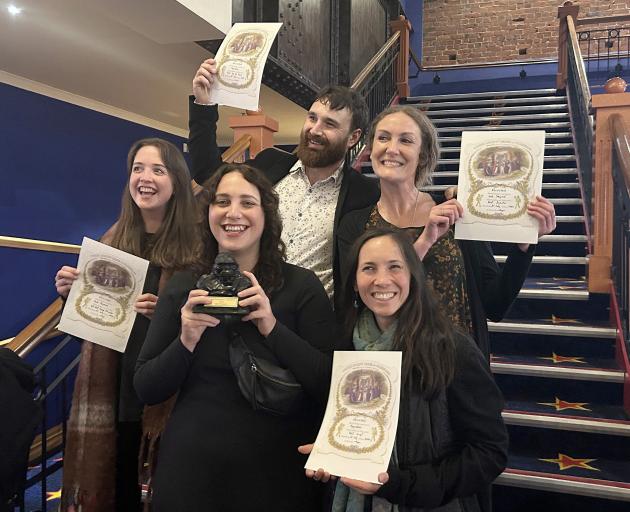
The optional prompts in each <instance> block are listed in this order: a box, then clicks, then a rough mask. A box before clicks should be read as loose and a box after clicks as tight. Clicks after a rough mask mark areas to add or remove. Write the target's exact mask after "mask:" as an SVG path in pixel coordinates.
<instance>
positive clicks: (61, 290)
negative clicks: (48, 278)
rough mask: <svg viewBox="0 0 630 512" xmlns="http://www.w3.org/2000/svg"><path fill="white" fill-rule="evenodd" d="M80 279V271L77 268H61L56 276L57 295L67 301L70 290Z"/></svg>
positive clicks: (65, 266)
mask: <svg viewBox="0 0 630 512" xmlns="http://www.w3.org/2000/svg"><path fill="white" fill-rule="evenodd" d="M78 278H79V271H78V270H77V269H76V268H74V267H70V266H67V265H64V266H63V267H61V268H60V269H59V270H58V271H57V273H56V274H55V288H56V289H57V293H58V294H59V295H61V296H62V297H63V298H64V299H67V298H68V294H69V293H70V288H72V283H74V282H75V281H76V280H77V279H78Z"/></svg>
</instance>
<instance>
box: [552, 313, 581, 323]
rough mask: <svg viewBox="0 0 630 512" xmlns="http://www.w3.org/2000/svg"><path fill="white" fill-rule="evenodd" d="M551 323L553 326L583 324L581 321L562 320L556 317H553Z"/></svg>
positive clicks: (572, 319)
mask: <svg viewBox="0 0 630 512" xmlns="http://www.w3.org/2000/svg"><path fill="white" fill-rule="evenodd" d="M551 323H552V324H555V325H557V324H582V323H583V322H582V321H581V320H575V319H574V318H560V317H559V316H556V315H551Z"/></svg>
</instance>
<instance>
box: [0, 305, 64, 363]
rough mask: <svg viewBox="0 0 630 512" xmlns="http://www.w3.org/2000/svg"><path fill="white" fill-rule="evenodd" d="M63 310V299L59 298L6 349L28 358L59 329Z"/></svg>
mask: <svg viewBox="0 0 630 512" xmlns="http://www.w3.org/2000/svg"><path fill="white" fill-rule="evenodd" d="M62 310H63V301H62V300H61V298H58V299H56V300H55V301H54V302H53V303H52V304H51V305H50V306H48V307H47V308H46V309H45V310H44V311H42V312H41V313H40V314H39V315H38V316H37V318H35V320H33V321H32V322H31V323H30V324H28V325H27V326H26V327H25V328H24V329H22V331H21V332H20V333H19V334H18V335H17V336H16V337H15V338H13V340H12V341H11V342H10V343H8V344H7V345H6V347H7V348H10V349H11V350H13V351H14V352H15V353H16V354H17V355H19V356H20V357H24V356H26V355H27V354H28V353H29V352H31V351H32V350H33V349H34V348H35V347H36V346H37V345H38V344H39V343H40V342H41V341H43V340H44V339H45V338H46V337H47V336H48V335H49V333H50V332H51V331H52V330H54V328H55V327H57V324H58V323H59V319H60V318H61V311H62Z"/></svg>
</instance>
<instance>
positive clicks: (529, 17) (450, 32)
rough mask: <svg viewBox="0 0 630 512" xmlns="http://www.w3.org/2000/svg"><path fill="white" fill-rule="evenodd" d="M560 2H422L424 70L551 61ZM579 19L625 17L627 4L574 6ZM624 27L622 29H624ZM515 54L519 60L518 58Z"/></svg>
mask: <svg viewBox="0 0 630 512" xmlns="http://www.w3.org/2000/svg"><path fill="white" fill-rule="evenodd" d="M562 3H563V0H527V1H525V0H424V11H423V12H424V21H423V24H424V33H423V43H422V44H423V55H422V63H423V65H424V66H436V65H453V64H470V63H483V62H496V61H519V60H530V59H537V58H545V57H555V56H556V53H557V44H558V19H557V13H558V6H559V5H561V4H562ZM574 4H577V5H579V6H580V13H579V16H578V17H579V18H583V17H592V16H608V15H613V14H630V0H580V1H575V2H574ZM625 25H628V23H626V24H625ZM519 50H520V51H521V52H522V51H523V50H525V51H526V53H524V54H519Z"/></svg>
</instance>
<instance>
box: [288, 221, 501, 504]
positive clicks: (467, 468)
mask: <svg viewBox="0 0 630 512" xmlns="http://www.w3.org/2000/svg"><path fill="white" fill-rule="evenodd" d="M348 258H349V261H350V262H351V263H350V267H349V270H348V274H347V281H346V286H345V287H344V296H343V305H344V312H347V316H346V322H347V327H348V332H349V333H351V336H352V342H353V345H354V349H355V350H397V351H401V352H402V372H401V373H402V384H401V398H400V412H399V417H398V429H397V432H396V442H395V445H394V450H393V453H392V456H391V459H390V462H389V467H388V469H387V471H386V472H384V473H381V474H380V475H379V477H378V478H379V482H380V484H374V483H370V482H363V481H358V480H352V479H348V478H341V479H340V480H339V481H338V482H336V487H335V493H334V499H333V503H332V510H333V511H334V512H364V511H379V512H381V511H388V512H393V511H399V512H404V511H410V512H411V511H414V510H434V511H444V512H447V511H462V512H464V511H465V512H479V511H483V512H490V506H489V499H488V496H489V495H488V492H489V487H490V483H491V482H492V481H493V480H494V479H495V478H496V477H497V476H498V475H499V474H500V473H501V471H502V470H503V469H504V467H505V464H506V462H507V446H508V437H507V432H506V429H505V425H504V424H503V420H502V418H501V410H502V408H503V399H502V397H501V392H500V391H499V389H498V388H497V386H496V384H495V382H494V379H493V378H492V374H491V373H490V368H489V365H488V362H487V361H486V360H485V358H484V356H483V354H482V353H481V351H480V350H479V349H478V348H477V347H476V345H475V343H474V342H473V340H472V339H471V338H470V337H469V336H468V335H466V334H465V333H464V332H463V331H461V330H460V329H458V328H457V327H456V326H454V325H453V323H452V322H451V321H450V319H449V318H448V317H447V316H446V315H445V314H444V308H443V307H442V306H441V305H440V304H439V303H438V302H437V300H436V299H435V297H434V294H433V292H432V290H431V289H430V287H429V286H428V285H427V278H426V277H425V274H424V270H423V265H422V264H421V263H420V260H419V259H418V257H417V254H416V252H415V249H414V247H413V246H412V244H411V242H410V241H409V239H408V237H407V236H406V235H405V234H404V233H401V232H400V231H394V230H391V229H375V230H369V231H366V232H365V233H364V234H363V235H362V236H360V237H359V239H358V240H357V241H356V242H355V243H354V245H353V247H352V248H351V250H350V253H349V255H348ZM310 448H311V447H310V446H301V447H300V451H301V452H302V453H307V452H309V451H310ZM325 470H326V468H322V469H319V470H317V471H311V470H306V475H307V477H311V478H313V479H315V480H323V481H328V479H329V478H330V475H329V474H328V473H327V472H326V471H325Z"/></svg>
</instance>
